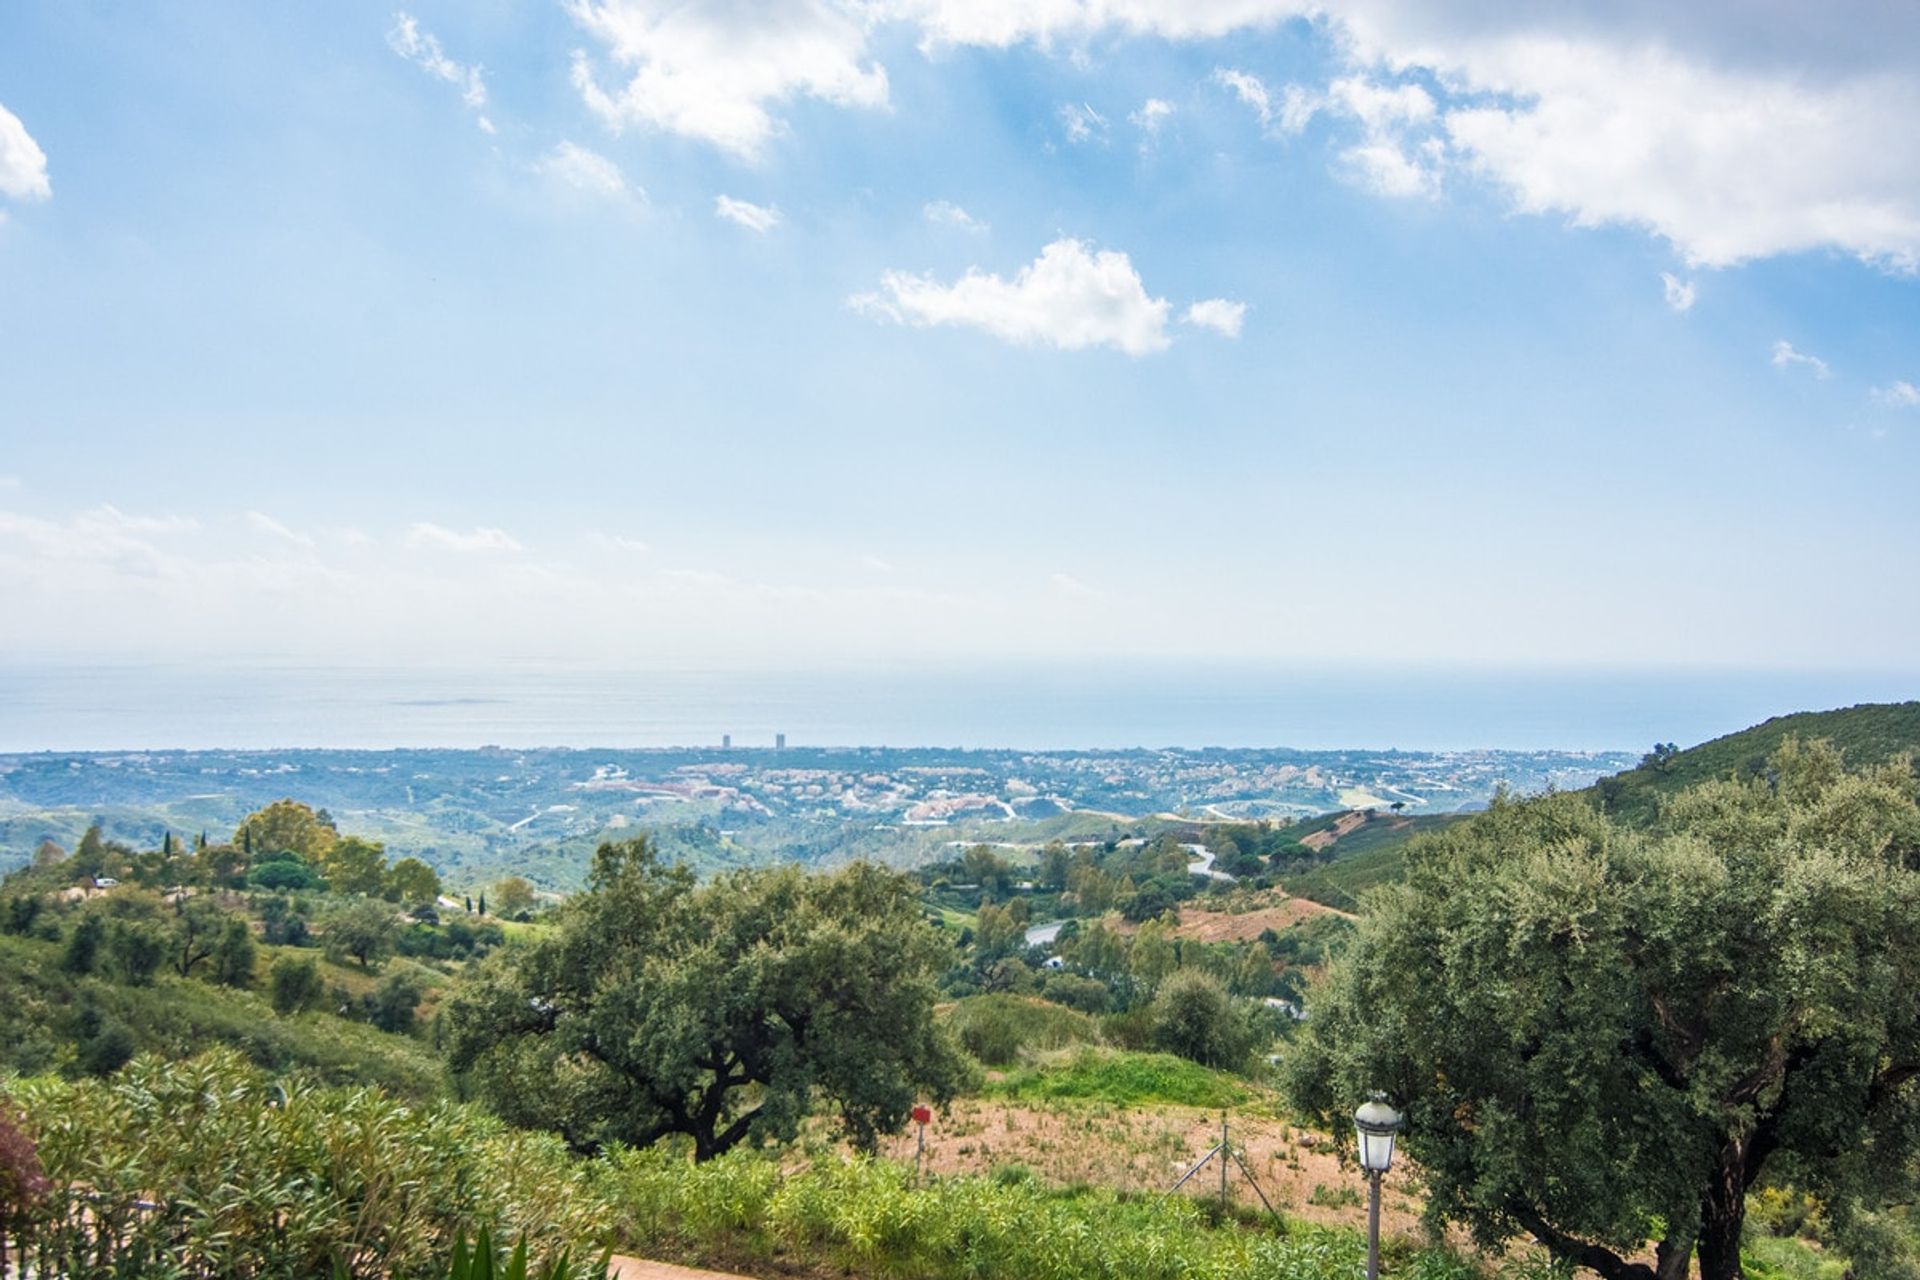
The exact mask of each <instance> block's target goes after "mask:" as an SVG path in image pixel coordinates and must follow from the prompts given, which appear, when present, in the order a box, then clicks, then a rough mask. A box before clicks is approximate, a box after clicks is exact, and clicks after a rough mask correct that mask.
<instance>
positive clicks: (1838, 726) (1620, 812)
mask: <svg viewBox="0 0 1920 1280" xmlns="http://www.w3.org/2000/svg"><path fill="white" fill-rule="evenodd" d="M1788 737H1796V738H1801V739H1803V740H1805V739H1813V738H1825V739H1827V740H1828V741H1830V742H1832V743H1833V744H1834V745H1835V746H1837V747H1839V748H1840V750H1841V752H1842V753H1843V754H1844V755H1845V756H1846V760H1847V764H1848V765H1850V766H1852V767H1854V768H1858V767H1860V766H1862V765H1867V764H1879V763H1882V762H1884V761H1887V760H1891V759H1893V758H1894V757H1895V756H1897V755H1900V754H1902V753H1905V752H1916V753H1920V702H1882V703H1863V704H1861V705H1860V706H1855V707H1842V708H1839V709H1837V710H1833V711H1801V712H1796V713H1795V714H1793V715H1785V716H1775V717H1773V718H1772V719H1771V720H1766V721H1763V722H1761V723H1760V724H1757V725H1754V726H1753V727H1752V728H1750V729H1742V730H1740V731H1739V732H1738V733H1730V734H1727V735H1726V736H1725V737H1722V738H1714V739H1712V740H1711V741H1708V742H1703V743H1701V744H1700V745H1699V746H1696V747H1689V748H1688V749H1687V750H1685V751H1681V752H1678V753H1676V754H1674V755H1671V756H1669V757H1667V758H1666V759H1665V760H1663V761H1661V762H1659V763H1658V764H1656V763H1654V762H1653V759H1652V757H1649V758H1648V760H1645V761H1643V762H1642V763H1641V764H1640V766H1639V767H1638V768H1634V769H1628V770H1626V771H1625V772H1622V773H1618V774H1615V775H1614V776H1612V777H1610V778H1602V779H1601V780H1600V781H1598V782H1596V783H1594V784H1593V786H1592V787H1590V788H1589V790H1590V791H1592V792H1593V793H1594V795H1595V796H1596V797H1598V799H1599V801H1600V803H1601V806H1602V807H1603V808H1604V809H1606V811H1607V812H1608V813H1610V814H1613V815H1614V816H1616V817H1619V818H1624V819H1626V820H1627V821H1629V822H1636V823H1646V822H1651V821H1653V819H1654V817H1655V816H1656V812H1657V810H1658V807H1659V802H1660V799H1661V797H1663V796H1669V795H1672V794H1673V793H1674V792H1676V791H1681V790H1684V789H1685V788H1687V787H1690V786H1692V785H1693V784H1695V783H1697V782H1705V781H1707V780H1709V779H1711V778H1724V777H1727V776H1729V775H1736V776H1741V777H1752V776H1754V775H1756V774H1758V773H1759V772H1760V771H1761V770H1762V769H1764V768H1765V767H1766V761H1767V757H1768V756H1769V755H1771V754H1772V753H1773V751H1774V750H1775V749H1776V748H1777V747H1778V746H1779V745H1780V743H1781V741H1782V740H1784V739H1786V738H1788Z"/></svg>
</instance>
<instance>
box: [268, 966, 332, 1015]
mask: <svg viewBox="0 0 1920 1280" xmlns="http://www.w3.org/2000/svg"><path fill="white" fill-rule="evenodd" d="M323 985H324V984H322V982H321V981H320V967H319V966H318V965H316V964H314V962H313V961H312V960H311V959H309V958H306V957H296V956H280V957H277V958H276V959H275V960H274V962H273V967H272V968H271V969H269V970H268V971H267V989H268V991H269V992H270V993H271V997H270V998H271V999H272V1001H273V1011H274V1012H275V1013H277V1014H279V1015H280V1016H281V1017H287V1016H289V1015H291V1014H295V1013H300V1012H303V1011H305V1010H307V1009H312V1008H316V1007H318V1005H319V1004H320V996H321V993H322V989H323Z"/></svg>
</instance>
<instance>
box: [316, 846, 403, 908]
mask: <svg viewBox="0 0 1920 1280" xmlns="http://www.w3.org/2000/svg"><path fill="white" fill-rule="evenodd" d="M320 872H321V874H322V875H324V876H326V878H327V885H328V886H329V887H330V888H331V889H332V890H333V891H334V892H335V893H347V894H352V893H358V894H365V895H368V896H371V895H373V894H377V893H379V892H380V891H381V890H382V889H384V888H385V887H386V874H387V850H386V846H385V845H382V844H380V843H379V842H378V841H375V840H362V839H361V838H360V837H359V836H342V837H341V838H340V839H338V840H336V841H334V842H333V843H332V844H331V845H329V846H327V851H326V853H325V854H324V855H323V856H322V860H321V863H320Z"/></svg>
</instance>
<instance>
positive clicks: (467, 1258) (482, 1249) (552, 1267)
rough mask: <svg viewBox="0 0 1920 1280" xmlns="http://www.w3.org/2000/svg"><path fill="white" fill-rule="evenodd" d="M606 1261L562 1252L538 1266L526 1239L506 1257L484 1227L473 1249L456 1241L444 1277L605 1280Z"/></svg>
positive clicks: (339, 1274) (343, 1279)
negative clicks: (587, 1261)
mask: <svg viewBox="0 0 1920 1280" xmlns="http://www.w3.org/2000/svg"><path fill="white" fill-rule="evenodd" d="M607 1262H608V1259H607V1258H606V1257H604V1256H603V1257H602V1258H601V1260H600V1261H599V1263H597V1264H594V1265H584V1266H576V1265H575V1264H574V1262H573V1255H572V1253H571V1252H569V1251H568V1250H565V1249H562V1250H561V1251H560V1252H558V1253H556V1254H554V1255H553V1256H551V1257H549V1258H547V1259H546V1260H545V1261H544V1262H538V1263H536V1262H533V1261H531V1260H530V1259H529V1258H528V1256H527V1238H526V1237H525V1236H521V1237H520V1239H519V1240H518V1241H516V1242H515V1243H514V1246H513V1251H512V1252H511V1253H505V1254H503V1253H500V1252H499V1251H498V1250H496V1249H495V1248H494V1244H493V1233H492V1232H491V1231H489V1230H487V1228H485V1227H482V1228H480V1235H479V1238H478V1239H476V1240H475V1241H474V1242H473V1248H472V1249H468V1248H467V1242H466V1239H465V1237H462V1238H460V1239H459V1240H456V1241H455V1242H454V1246H453V1260H452V1261H451V1262H450V1263H449V1264H448V1265H447V1270H446V1272H445V1275H446V1280H569V1277H578V1280H604V1277H605V1276H606V1274H607ZM333 1274H334V1280H347V1274H346V1269H345V1268H344V1267H341V1266H339V1265H338V1264H335V1267H334V1272H333Z"/></svg>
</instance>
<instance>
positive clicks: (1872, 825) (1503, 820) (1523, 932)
mask: <svg viewBox="0 0 1920 1280" xmlns="http://www.w3.org/2000/svg"><path fill="white" fill-rule="evenodd" d="M1771 773H1772V776H1771V777H1770V778H1758V779H1749V780H1741V781H1732V780H1729V781H1723V782H1714V783H1709V784H1706V785H1703V786H1700V787H1697V788H1694V789H1692V790H1690V791H1687V792H1684V793H1682V794H1680V795H1679V796H1676V797H1675V798H1674V799H1673V800H1672V801H1670V802H1669V804H1668V806H1667V807H1666V809H1665V810H1664V812H1663V814H1662V817H1661V820H1660V826H1659V827H1658V828H1656V829H1654V830H1652V831H1648V832H1640V831H1634V830H1629V829H1626V828H1623V827H1621V826H1618V825H1616V824H1615V823H1613V822H1612V821H1610V820H1609V819H1607V818H1606V817H1605V816H1604V815H1602V814H1601V813H1599V812H1598V811H1597V810H1596V809H1595V807H1594V806H1593V805H1592V804H1590V803H1589V802H1588V801H1587V800H1586V799H1585V798H1584V797H1581V796H1578V795H1550V796H1546V797H1542V798H1539V799H1536V800H1530V801H1525V802H1518V803H1516V802H1511V801H1506V800H1502V801H1501V802H1499V803H1497V804H1496V805H1495V806H1494V807H1493V808H1492V810H1490V811H1489V812H1488V813H1486V814H1484V815H1482V816H1481V817H1479V818H1477V819H1475V820H1474V821H1472V822H1471V823H1468V824H1462V825H1461V826H1458V827H1454V828H1450V829H1448V830H1447V831H1446V832H1445V833H1443V834H1440V835H1438V836H1434V837H1430V838H1428V839H1426V840H1423V841H1421V842H1417V843H1416V844H1415V845H1413V846H1410V847H1409V849H1408V853H1407V864H1408V874H1407V881H1406V883H1405V884H1404V885H1397V886H1391V887H1387V888H1383V889H1381V890H1378V891H1376V893H1375V894H1374V896H1372V897H1371V898H1370V899H1369V900H1368V902H1367V911H1366V914H1365V916H1364V917H1363V919H1362V921H1361V924H1360V927H1359V934H1358V937H1357V939H1356V941H1355V942H1354V943H1353V945H1351V946H1350V947H1349V948H1348V949H1347V950H1346V952H1345V953H1344V955H1343V956H1342V957H1341V958H1340V959H1338V960H1336V962H1335V964H1334V966H1333V968H1332V970H1331V973H1330V976H1329V978H1328V979H1327V982H1326V984H1325V987H1324V989H1323V990H1322V991H1321V992H1320V993H1319V994H1318V996H1317V997H1316V998H1315V999H1314V1000H1313V1002H1312V1005H1311V1009H1312V1012H1313V1019H1312V1021H1311V1022H1310V1023H1308V1024H1307V1036H1306V1040H1305V1043H1304V1044H1303V1045H1302V1048H1301V1051H1300V1052H1299V1054H1298V1055H1297V1056H1295V1057H1294V1058H1293V1059H1292V1060H1291V1061H1290V1065H1289V1074H1290V1077H1291V1083H1292V1087H1293V1092H1294V1095H1295V1099H1296V1101H1297V1102H1298V1103H1299V1104H1300V1105H1301V1106H1302V1107H1303V1108H1304V1109H1306V1110H1307V1111H1308V1112H1309V1113H1311V1114H1313V1115H1316V1116H1317V1117H1318V1118H1319V1119H1320V1120H1321V1121H1322V1122H1323V1123H1326V1124H1329V1125H1333V1126H1334V1127H1335V1131H1336V1132H1337V1133H1343V1134H1344V1132H1345V1130H1346V1125H1345V1123H1344V1121H1345V1118H1346V1116H1347V1114H1348V1113H1350V1112H1351V1109H1352V1107H1353V1106H1354V1104H1355V1102H1356V1101H1357V1100H1359V1099H1362V1098H1364V1097H1365V1096H1366V1093H1367V1091H1368V1090H1370V1089H1376V1088H1377V1089H1385V1090H1388V1091H1389V1092H1390V1093H1391V1095H1392V1096H1393V1097H1394V1099H1395V1101H1396V1103H1397V1104H1398V1105H1400V1106H1402V1107H1403V1108H1404V1109H1405V1111H1406V1112H1407V1115H1408V1117H1409V1127H1408V1130H1407V1135H1406V1145H1407V1149H1408V1152H1409V1154H1410V1155H1411V1156H1412V1157H1413V1158H1414V1159H1415V1160H1417V1161H1418V1162H1419V1163H1420V1165H1421V1167H1422V1175H1423V1177H1424V1178H1425V1180H1426V1182H1427V1186H1428V1191H1429V1202H1428V1212H1429V1214H1430V1215H1431V1216H1432V1217H1434V1218H1435V1219H1446V1220H1452V1221H1455V1222H1458V1223H1462V1224H1464V1225H1466V1226H1467V1227H1469V1228H1470V1229H1471V1230H1472V1232H1473V1234H1474V1235H1475V1237H1476V1238H1477V1239H1478V1240H1479V1241H1480V1242H1481V1243H1482V1244H1484V1245H1488V1246H1497V1245H1499V1244H1500V1243H1501V1242H1502V1241H1504V1240H1506V1239H1507V1238H1509V1237H1511V1236H1514V1235H1519V1234H1527V1235H1531V1236H1533V1237H1534V1238H1536V1239H1538V1240H1540V1241H1541V1242H1542V1243H1544V1244H1545V1245H1546V1246H1547V1247H1548V1248H1549V1249H1550V1250H1551V1251H1552V1252H1553V1253H1554V1254H1556V1255H1557V1256H1558V1257H1560V1258H1562V1259H1565V1260H1567V1261H1569V1262H1572V1263H1575V1264H1577V1265H1580V1266H1584V1267H1588V1268H1591V1269H1593V1270H1595V1271H1597V1272H1599V1273H1601V1274H1602V1275H1603V1276H1606V1277H1609V1280H1671V1278H1676V1277H1679V1276H1682V1275H1684V1274H1685V1272H1686V1270H1687V1266H1688V1261H1689V1257H1690V1255H1693V1254H1695V1253H1696V1252H1697V1254H1698V1257H1699V1263H1700V1274H1701V1276H1702V1277H1703V1280H1730V1278H1732V1277H1737V1276H1738V1275H1739V1274H1740V1252H1739V1246H1740V1232H1741V1225H1742V1220H1743V1215H1744V1212H1745V1204H1746V1193H1747V1190H1748V1188H1749V1187H1751V1186H1752V1185H1753V1184H1754V1182H1755V1181H1756V1179H1759V1178H1761V1177H1762V1176H1764V1175H1765V1174H1767V1173H1768V1172H1770V1171H1779V1172H1784V1173H1787V1174H1790V1176H1791V1177H1792V1178H1793V1179H1794V1180H1795V1182H1796V1183H1798V1184H1802V1185H1805V1186H1807V1187H1808V1188H1809V1189H1810V1190H1813V1191H1815V1192H1816V1193H1818V1194H1820V1195H1822V1197H1823V1198H1824V1199H1825V1200H1826V1203H1827V1204H1828V1206H1829V1208H1830V1210H1831V1211H1832V1212H1833V1214H1834V1215H1835V1217H1836V1220H1837V1221H1839V1222H1840V1224H1841V1226H1842V1227H1843V1228H1844V1226H1845V1224H1846V1222H1847V1220H1848V1219H1850V1218H1851V1217H1852V1216H1853V1215H1854V1214H1855V1213H1856V1212H1857V1211H1858V1210H1860V1209H1861V1208H1862V1207H1871V1206H1872V1204H1873V1203H1874V1202H1875V1201H1877V1200H1881V1199H1884V1198H1886V1197H1889V1196H1898V1195H1902V1194H1904V1195H1907V1196H1909V1197H1910V1196H1911V1194H1912V1188H1911V1186H1903V1185H1902V1184H1903V1183H1907V1182H1908V1181H1909V1180H1910V1179H1912V1177H1913V1175H1914V1168H1915V1160H1914V1156H1915V1154H1916V1148H1920V1097H1917V1096H1916V1088H1915V1086H1914V1084H1913V1081H1914V1078H1915V1077H1916V1076H1917V1075H1920V1005H1916V1004H1915V1002H1914V1000H1913V992H1914V991H1916V990H1920V869H1917V868H1920V807H1916V804H1915V793H1916V781H1915V777H1914V774H1913V772H1912V770H1911V768H1910V766H1909V765H1908V764H1907V763H1906V762H1904V761H1902V762H1900V763H1898V764H1895V765H1890V766H1884V767H1880V768H1876V769H1874V770H1870V771H1868V772H1866V773H1862V774H1851V775H1850V774H1848V773H1846V772H1845V771H1844V769H1843V768H1842V766H1841V763H1840V757H1839V755H1838V753H1837V752H1835V751H1834V750H1833V749H1832V748H1830V747H1826V746H1824V745H1820V746H1815V747H1801V746H1799V745H1798V744H1795V743H1791V742H1789V743H1788V744H1786V745H1785V746H1783V747H1782V749H1781V750H1780V752H1779V753H1778V754H1776V755H1775V756H1774V757H1773V760H1772V767H1771ZM1336 1122H1338V1123H1336ZM1649 1223H1660V1224H1663V1226H1662V1227H1661V1231H1662V1238H1661V1239H1660V1240H1659V1241H1658V1242H1657V1247H1656V1250H1655V1253H1654V1262H1653V1263H1652V1264H1651V1265H1649V1264H1647V1263H1644V1262H1635V1261H1631V1260H1630V1257H1631V1255H1632V1254H1634V1253H1637V1252H1639V1251H1640V1250H1641V1248H1642V1246H1643V1244H1644V1238H1645V1236H1646V1235H1647V1232H1648V1225H1649Z"/></svg>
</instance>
